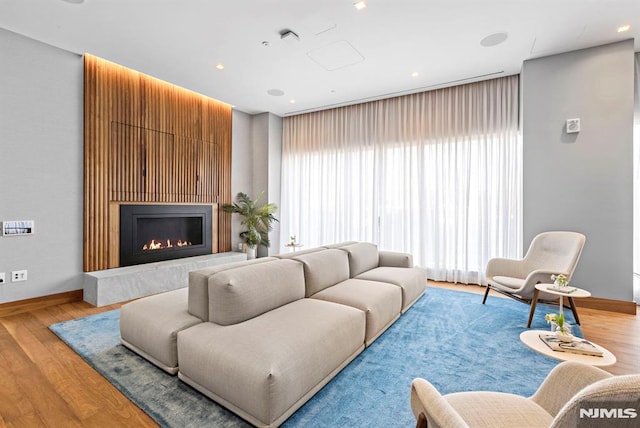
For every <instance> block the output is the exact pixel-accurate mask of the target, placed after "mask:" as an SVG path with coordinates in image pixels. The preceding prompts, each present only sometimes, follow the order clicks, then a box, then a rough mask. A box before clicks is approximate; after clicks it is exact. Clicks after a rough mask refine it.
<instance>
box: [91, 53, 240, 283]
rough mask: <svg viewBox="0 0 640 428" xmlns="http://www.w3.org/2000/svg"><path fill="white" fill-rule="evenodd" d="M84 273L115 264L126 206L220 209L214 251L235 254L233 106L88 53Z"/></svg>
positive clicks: (216, 215)
mask: <svg viewBox="0 0 640 428" xmlns="http://www.w3.org/2000/svg"><path fill="white" fill-rule="evenodd" d="M84 67H85V81H84V89H85V107H84V153H85V159H84V170H85V174H84V225H83V230H84V256H83V262H84V263H83V264H84V270H85V271H94V270H100V269H106V268H109V267H115V266H117V264H115V265H114V263H117V260H118V256H117V253H118V252H119V243H118V242H114V241H117V239H114V235H116V232H115V229H116V228H117V221H119V219H117V218H115V217H117V216H118V209H116V208H114V207H118V206H119V203H121V202H143V203H151V202H159V203H165V202H166V203H205V204H211V205H213V207H214V213H215V214H214V219H213V221H214V224H216V223H217V225H218V227H217V229H216V228H215V227H214V231H213V234H214V238H215V240H214V251H215V252H218V251H230V250H231V223H230V215H229V214H226V213H223V212H222V210H218V206H217V204H219V203H222V202H228V201H230V200H231V117H232V109H231V106H229V105H227V104H224V103H221V102H219V101H216V100H213V99H211V98H207V97H205V96H202V95H200V94H196V93H194V92H191V91H188V90H186V89H183V88H179V87H177V86H175V85H171V84H168V83H166V82H163V81H160V80H158V79H155V78H152V77H150V76H147V75H144V74H142V73H139V72H136V71H133V70H130V69H127V68H126V67H122V66H119V65H117V64H113V63H110V62H108V61H105V60H102V59H99V58H97V57H94V56H91V55H85V58H84Z"/></svg>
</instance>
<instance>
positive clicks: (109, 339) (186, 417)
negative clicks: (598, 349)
mask: <svg viewBox="0 0 640 428" xmlns="http://www.w3.org/2000/svg"><path fill="white" fill-rule="evenodd" d="M557 310H558V308H557V306H553V307H551V306H547V305H539V306H538V308H537V310H536V316H535V318H534V321H533V324H532V326H531V328H534V329H544V330H546V329H548V326H547V324H546V322H545V321H544V315H545V314H546V313H549V312H557ZM528 313H529V307H528V306H527V305H524V304H522V303H518V302H516V301H513V300H511V299H504V298H498V297H489V298H488V300H487V303H486V305H483V304H482V296H481V295H477V294H470V293H464V292H458V291H451V290H445V289H438V288H428V289H427V292H426V294H425V295H424V296H423V297H422V298H421V299H420V300H419V301H418V302H416V304H415V305H414V306H413V307H412V308H411V309H410V310H409V311H407V312H406V313H405V314H404V315H403V316H402V317H401V318H400V319H399V320H398V321H396V323H395V324H394V325H393V326H392V327H391V328H390V329H389V330H387V331H386V332H385V333H384V334H383V335H382V336H380V337H379V338H378V340H376V341H375V342H374V343H373V344H372V345H371V346H370V347H369V348H367V349H366V350H365V351H364V352H363V353H362V354H360V355H359V356H358V357H357V358H356V359H355V360H354V361H353V362H351V364H349V365H348V366H347V367H346V368H345V369H344V370H343V371H342V372H340V373H339V374H338V375H337V376H336V377H335V378H334V379H333V380H332V381H331V382H329V384H327V385H326V386H325V387H324V388H323V389H322V390H320V392H318V393H317V394H316V395H315V396H314V397H313V398H312V399H311V400H310V401H308V402H307V403H306V404H305V405H304V406H303V407H302V408H300V409H299V410H298V411H297V412H296V413H295V414H294V415H293V416H291V417H290V418H289V419H288V420H287V421H286V422H285V423H284V425H283V426H285V427H310V426H321V427H343V426H349V427H371V426H384V427H409V426H414V425H415V421H414V418H413V414H412V413H411V407H410V404H409V392H410V385H411V381H412V380H413V379H414V378H416V377H424V378H425V379H428V380H429V381H430V382H432V383H433V384H434V385H435V386H436V387H437V388H438V389H439V390H440V391H441V392H442V393H450V392H458V391H472V390H491V391H503V392H511V393H515V394H520V395H525V396H528V395H531V394H533V393H534V392H535V390H536V389H537V387H538V385H539V384H540V382H542V380H543V379H544V378H545V376H546V375H547V373H548V372H549V371H550V370H551V369H552V368H553V367H554V366H555V365H556V364H557V361H555V360H552V359H550V358H547V357H544V356H542V355H539V354H537V353H535V352H534V351H532V350H530V349H528V348H527V347H526V346H525V345H524V344H522V343H521V342H520V339H519V335H520V333H521V332H522V331H523V330H525V329H526V321H527V317H528ZM119 315H120V312H119V311H118V310H114V311H109V312H104V313H101V314H97V315H92V316H89V317H85V318H80V319H76V320H72V321H67V322H63V323H58V324H54V325H52V326H50V329H51V330H52V331H53V332H54V333H55V334H57V335H58V336H59V337H60V338H61V339H62V340H63V341H65V342H66V343H67V344H68V345H69V346H70V347H71V348H73V349H74V350H75V351H76V352H77V353H78V354H80V355H81V356H82V357H83V358H84V359H85V360H86V361H87V362H88V363H89V364H91V366H93V367H94V368H95V369H96V370H97V371H98V372H100V373H101V374H102V375H103V376H104V377H106V378H107V379H108V380H109V381H110V382H111V383H112V384H114V385H115V386H116V387H117V388H118V389H119V390H121V391H122V392H123V393H124V394H125V395H126V396H127V397H129V398H130V399H131V400H132V401H133V402H134V403H136V404H137V405H138V406H139V407H140V408H141V409H143V410H144V411H145V412H146V413H147V414H149V415H150V416H151V417H152V418H153V419H154V420H155V421H156V422H158V424H160V425H162V426H166V427H202V426H215V427H245V426H249V425H248V424H247V423H246V422H245V421H243V420H242V419H240V418H238V417H236V416H235V415H234V414H232V413H231V412H229V411H227V410H225V409H224V408H222V407H220V406H218V405H217V404H216V403H215V402H213V401H211V400H209V399H208V398H206V397H204V396H203V395H201V394H199V393H198V392H196V391H195V390H193V389H191V388H190V387H189V386H187V385H185V384H184V383H182V382H181V381H179V380H178V378H177V377H176V376H170V375H168V374H166V373H165V372H163V371H162V370H159V369H157V368H156V367H155V366H153V365H152V364H150V363H148V362H147V361H146V360H144V359H143V358H140V357H138V356H137V354H135V353H133V352H131V351H129V350H128V349H127V348H125V347H124V346H122V345H120V333H119ZM565 315H566V316H567V320H568V321H569V322H571V323H572V324H574V320H573V317H572V315H571V311H566V310H565ZM574 334H576V335H579V336H581V332H580V330H579V328H574Z"/></svg>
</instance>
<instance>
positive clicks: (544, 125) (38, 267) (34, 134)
mask: <svg viewBox="0 0 640 428" xmlns="http://www.w3.org/2000/svg"><path fill="white" fill-rule="evenodd" d="M87 3H88V2H87ZM347 3H349V2H347ZM620 3H621V4H624V5H627V2H620ZM8 4H9V3H7V5H8ZM61 4H62V6H60V7H65V8H66V10H69V11H70V13H72V14H74V13H76V12H73V9H71V8H72V7H83V6H87V4H85V5H82V4H81V5H68V4H65V3H64V2H61ZM347 6H348V7H349V8H350V9H352V5H351V4H347ZM630 7H631V10H632V11H633V10H634V9H633V7H635V8H636V9H635V10H636V11H637V6H633V5H632V6H630ZM3 8H4V6H3ZM368 9H369V10H367V11H365V13H370V14H372V13H373V12H375V4H374V3H373V2H372V4H370V5H368ZM3 12H4V11H3ZM7 12H8V11H7ZM34 13H35V12H34ZM40 13H42V11H41V12H40ZM1 15H2V16H3V18H1V20H0V27H2V30H0V41H1V49H2V54H3V55H2V56H3V64H4V65H3V77H2V82H0V85H2V91H1V92H2V94H3V101H2V119H1V120H2V126H1V128H2V129H1V130H0V136H1V139H2V147H3V153H8V154H9V155H3V156H2V159H4V162H3V170H2V179H1V180H0V182H1V184H0V186H1V191H0V194H2V195H3V197H4V199H5V202H6V203H5V204H4V205H3V207H2V209H0V220H3V221H8V220H22V219H27V220H33V221H35V230H36V232H35V234H33V235H32V236H25V237H8V238H6V237H3V238H0V253H1V257H0V259H1V260H2V262H1V263H0V271H1V272H7V273H8V272H11V271H16V270H22V269H25V270H28V271H29V276H28V280H27V281H25V282H17V283H12V282H9V281H7V283H6V284H3V285H2V286H1V288H0V302H2V303H14V304H15V303H16V302H21V301H25V300H26V299H32V298H40V297H44V296H54V295H58V294H64V293H68V292H73V291H76V290H80V289H82V281H83V279H82V278H83V267H82V260H83V248H84V246H83V229H82V226H81V225H82V224H83V197H84V191H83V150H82V147H83V129H84V128H83V66H82V64H83V60H82V56H81V55H78V54H82V53H83V52H76V51H74V50H71V51H70V50H67V49H66V47H65V46H68V45H62V46H56V43H52V42H51V41H50V40H48V39H47V38H46V36H45V35H40V34H38V33H37V32H33V33H26V32H25V33H22V32H21V31H20V29H19V28H15V27H14V25H12V22H11V21H9V20H10V15H11V14H9V13H6V14H5V13H2V14H1ZM638 15H639V14H635V15H633V14H631V13H630V14H628V15H627V17H629V16H638ZM594 19H595V18H594ZM635 19H636V20H637V18H635ZM624 23H625V22H622V21H621V22H615V25H614V24H612V34H611V35H610V36H607V37H605V38H604V40H606V42H603V43H599V44H598V45H592V46H585V45H581V44H580V43H575V44H573V45H572V44H571V43H569V41H566V44H567V46H569V48H567V49H561V50H560V51H558V52H552V53H554V54H555V55H542V54H537V55H531V57H530V58H526V59H525V60H524V62H523V63H522V64H521V69H518V70H515V71H512V72H509V73H504V75H505V77H508V76H506V75H507V74H508V75H511V76H514V75H519V83H518V88H519V91H520V94H519V103H520V105H519V108H520V111H519V122H520V129H521V133H522V149H523V154H522V178H521V179H522V200H521V205H522V206H521V211H520V212H521V225H520V232H519V234H520V236H519V237H518V239H517V240H516V241H515V242H516V245H517V246H518V247H519V248H518V251H519V252H520V253H521V252H522V251H524V250H525V249H526V247H527V245H528V243H529V242H530V241H531V239H532V238H533V237H534V236H535V235H536V234H537V233H539V232H541V231H545V230H578V231H581V232H583V233H584V234H585V235H586V236H587V244H586V247H585V251H584V253H583V255H582V259H581V262H580V266H579V268H578V270H577V271H576V274H575V276H574V281H575V284H578V285H579V286H581V287H584V288H586V289H588V290H589V291H590V292H591V293H592V296H594V298H600V299H605V300H610V301H614V302H627V303H628V302H632V301H633V300H634V295H633V280H632V278H633V277H632V272H633V262H634V259H633V233H632V231H633V219H634V214H633V197H632V194H633V161H632V159H633V150H632V139H633V119H632V118H633V115H634V101H633V93H634V80H635V79H636V78H635V77H634V70H633V64H634V54H635V52H636V51H638V47H637V46H636V44H635V43H637V42H634V40H633V37H634V34H635V33H633V31H637V30H636V28H638V27H640V23H637V22H633V20H632V22H631V23H632V24H634V25H633V27H632V28H633V30H632V33H627V34H626V35H625V34H618V33H616V26H617V25H622V24H624ZM282 25H290V26H291V28H292V29H293V30H295V29H296V27H295V22H291V23H286V24H282ZM503 25H505V26H506V25H507V23H504V24H503ZM594 25H595V24H594ZM493 27H495V25H494V26H493ZM493 27H492V29H493V30H495V31H497V30H498V28H493ZM514 31H515V30H511V31H510V33H513V32H514ZM300 33H301V34H300V36H301V38H302V39H303V40H304V34H302V31H300ZM488 34H489V33H487V34H479V35H478V37H477V40H474V43H478V42H479V40H480V38H482V37H483V36H485V35H488ZM636 39H637V37H636ZM280 41H281V39H280V35H276V36H275V37H273V38H272V41H271V44H272V46H270V47H269V48H274V47H275V45H276V43H280ZM261 42H262V40H257V43H258V44H259V43H261ZM294 42H295V41H294ZM283 43H284V42H283ZM287 43H288V42H287ZM354 43H355V42H354ZM507 46H508V45H507ZM574 46H575V48H573V47H574ZM260 48H263V49H269V48H265V47H264V46H260ZM138 49H141V50H142V49H143V47H140V48H138ZM293 49H296V48H295V45H294V48H293ZM487 49H488V48H487ZM142 52H143V51H142ZM92 53H96V54H99V52H92ZM302 55H304V53H302ZM5 58H6V61H5V60H4V59H5ZM147 61H148V62H149V63H155V62H160V60H159V59H158V58H146V57H144V55H142V54H141V55H140V59H139V62H138V63H137V64H124V65H127V66H130V67H131V68H134V69H137V70H138V71H142V72H148V70H146V69H145V67H144V64H145V62H147ZM214 61H215V60H214ZM354 67H355V66H354ZM179 68H180V65H179V64H174V65H173V68H172V69H169V67H167V71H166V75H165V76H171V75H172V74H174V73H177V71H176V69H179ZM231 68H232V67H231V66H230V64H227V67H226V70H222V71H221V72H223V73H224V72H228V71H230V69H231ZM216 71H217V70H216ZM263 71H264V72H265V73H266V72H267V71H266V70H263ZM149 74H153V73H149ZM479 74H482V73H479V72H478V73H475V74H473V75H474V76H477V75H479ZM156 77H164V76H156ZM458 77H459V75H450V76H438V79H436V80H435V83H437V82H444V81H453V80H456V79H457V78H458ZM462 77H466V76H462ZM495 77H503V76H495ZM165 80H169V79H168V78H167V77H165ZM170 81H171V80H170ZM224 82H225V81H224V80H221V83H220V84H221V85H224ZM171 83H174V84H178V83H179V82H176V81H171ZM462 83H467V81H464V82H462ZM184 86H188V82H185V84H184ZM226 86H228V85H226ZM425 86H428V84H425V83H421V84H415V87H425ZM449 86H452V85H449ZM268 89H272V87H265V88H264V89H263V90H262V91H261V94H260V96H261V97H262V98H267V99H269V97H271V98H274V99H275V98H277V97H273V96H270V95H263V94H262V92H266V90H268ZM347 92H348V91H347ZM389 92H390V91H388V90H386V89H380V90H379V91H378V94H384V93H389ZM221 94H222V92H221ZM206 95H208V96H212V97H213V98H218V97H217V96H214V95H215V94H213V93H210V94H206ZM398 95H401V94H398ZM256 97H257V96H256ZM296 98H297V99H296V104H295V105H294V104H291V103H290V102H289V99H288V98H287V97H285V98H282V99H281V100H280V101H285V103H286V105H285V106H284V107H281V108H282V109H283V110H278V111H277V112H274V111H275V110H274V111H269V110H264V111H253V110H250V109H248V108H247V109H246V111H243V110H240V109H234V111H233V119H232V122H233V129H232V147H233V150H232V156H233V158H232V169H231V175H232V177H231V194H232V195H235V194H236V193H237V192H240V191H249V192H250V193H252V194H253V195H255V196H257V195H259V194H260V193H261V192H264V194H265V198H266V199H268V200H269V201H271V202H275V203H277V204H279V205H281V206H282V204H283V202H284V201H283V200H282V197H283V195H282V194H281V185H280V180H281V176H282V175H281V174H282V171H281V169H282V165H281V158H280V153H281V150H282V132H283V122H284V121H285V120H286V118H287V117H288V116H295V115H288V114H287V113H288V112H306V111H307V110H312V108H311V107H305V106H304V105H303V104H302V103H303V101H302V98H301V96H296ZM219 99H222V100H223V101H226V102H228V103H232V104H235V101H234V100H233V99H232V98H231V97H230V96H229V97H228V98H224V99H223V97H220V98H219ZM352 99H358V100H363V99H364V100H367V101H369V100H368V99H367V98H366V97H365V96H363V95H356V94H355V93H354V95H353V97H352ZM238 104H239V103H238ZM324 105H330V103H327V102H325V103H324ZM292 106H293V107H292ZM336 107H337V106H336ZM574 117H580V118H581V120H582V122H581V130H580V132H579V133H578V134H573V135H577V137H572V134H567V133H566V132H564V124H565V123H566V120H567V119H572V118H574ZM572 138H573V140H572ZM288 207H289V208H291V205H290V204H289V205H288ZM280 217H281V223H280V224H279V225H277V226H279V228H278V227H276V230H274V234H273V238H272V252H275V253H277V252H284V251H289V250H288V249H287V248H286V247H285V244H286V239H287V238H288V236H289V235H290V234H297V236H298V238H299V239H300V242H302V243H303V244H304V245H305V247H311V246H315V245H322V244H326V243H328V242H317V241H316V240H315V238H314V239H309V238H308V236H309V233H308V232H307V238H305V233H302V228H301V227H300V226H293V225H294V224H295V223H294V221H293V219H292V218H288V217H283V216H280ZM285 227H286V228H285ZM308 228H309V226H307V230H308ZM239 230H240V229H239V225H238V224H237V223H236V224H235V225H234V226H233V229H232V233H231V248H232V249H236V248H238V244H239V243H240V240H239V238H238V237H237V234H238V232H239ZM339 237H342V236H339ZM345 238H348V237H345ZM352 238H353V239H358V240H371V236H353V237H352ZM318 239H320V238H318ZM336 240H337V238H336ZM60 246H63V247H62V248H60ZM393 249H398V250H404V251H407V252H412V253H415V252H416V251H415V250H416V248H415V247H408V248H393ZM435 279H443V278H442V277H440V278H435Z"/></svg>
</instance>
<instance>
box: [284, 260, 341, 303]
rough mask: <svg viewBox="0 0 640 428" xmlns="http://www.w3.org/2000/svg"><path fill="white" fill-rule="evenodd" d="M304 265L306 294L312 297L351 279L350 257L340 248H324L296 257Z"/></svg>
mask: <svg viewBox="0 0 640 428" xmlns="http://www.w3.org/2000/svg"><path fill="white" fill-rule="evenodd" d="M293 260H297V261H299V262H300V263H302V265H303V266H304V281H305V288H306V292H305V296H306V297H310V296H312V295H314V294H316V293H317V292H319V291H322V290H324V289H325V288H327V287H330V286H332V285H334V284H337V283H339V282H341V281H344V280H345V279H349V259H348V256H347V253H345V252H344V251H340V250H323V251H319V252H316V253H311V254H304V255H300V256H297V257H295V258H294V259H293Z"/></svg>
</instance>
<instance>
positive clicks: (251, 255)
mask: <svg viewBox="0 0 640 428" xmlns="http://www.w3.org/2000/svg"><path fill="white" fill-rule="evenodd" d="M257 250H258V247H257V246H256V245H247V260H251V259H255V258H256V252H257Z"/></svg>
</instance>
